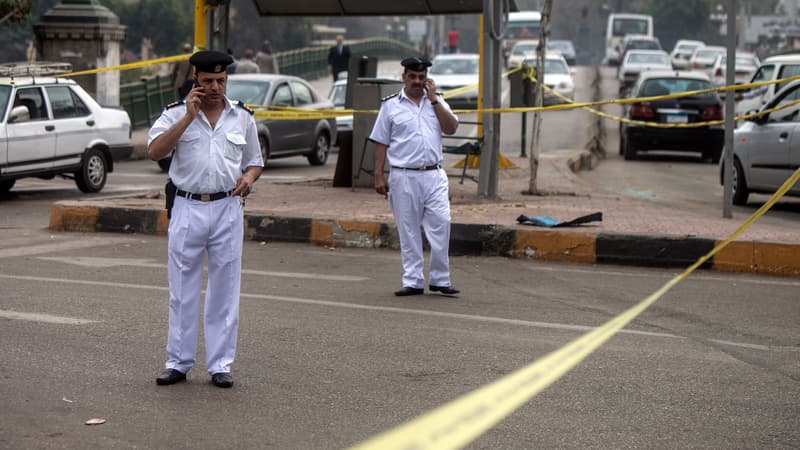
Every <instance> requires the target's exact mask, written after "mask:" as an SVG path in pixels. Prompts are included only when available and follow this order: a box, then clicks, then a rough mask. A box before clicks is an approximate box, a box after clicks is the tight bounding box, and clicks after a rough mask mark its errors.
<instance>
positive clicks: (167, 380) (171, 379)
mask: <svg viewBox="0 0 800 450" xmlns="http://www.w3.org/2000/svg"><path fill="white" fill-rule="evenodd" d="M181 381H186V374H185V373H183V372H181V371H180V370H175V369H164V371H163V372H161V375H159V376H158V378H156V384H157V385H159V386H167V385H170V384H175V383H180V382H181Z"/></svg>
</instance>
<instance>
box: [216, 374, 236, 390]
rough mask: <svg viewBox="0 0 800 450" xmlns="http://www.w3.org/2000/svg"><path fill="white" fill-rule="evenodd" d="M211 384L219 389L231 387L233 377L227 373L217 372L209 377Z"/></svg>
mask: <svg viewBox="0 0 800 450" xmlns="http://www.w3.org/2000/svg"><path fill="white" fill-rule="evenodd" d="M211 382H212V383H214V386H216V387H221V388H229V387H233V377H232V376H231V374H230V373H228V372H217V373H215V374H214V375H211Z"/></svg>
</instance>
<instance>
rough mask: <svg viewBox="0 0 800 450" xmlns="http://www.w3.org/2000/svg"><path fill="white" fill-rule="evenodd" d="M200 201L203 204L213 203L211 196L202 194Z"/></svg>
mask: <svg viewBox="0 0 800 450" xmlns="http://www.w3.org/2000/svg"><path fill="white" fill-rule="evenodd" d="M200 201H201V202H210V201H211V194H200Z"/></svg>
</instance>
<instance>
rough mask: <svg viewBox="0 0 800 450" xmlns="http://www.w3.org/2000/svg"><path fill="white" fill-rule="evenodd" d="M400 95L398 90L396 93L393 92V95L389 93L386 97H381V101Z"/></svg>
mask: <svg viewBox="0 0 800 450" xmlns="http://www.w3.org/2000/svg"><path fill="white" fill-rule="evenodd" d="M398 95H400V93H399V92H396V93H394V94H392V95H387V96H386V97H383V98H382V99H381V102H385V101H386V100H389V99H391V98H395V97H397V96H398Z"/></svg>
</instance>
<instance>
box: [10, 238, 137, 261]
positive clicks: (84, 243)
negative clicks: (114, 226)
mask: <svg viewBox="0 0 800 450" xmlns="http://www.w3.org/2000/svg"><path fill="white" fill-rule="evenodd" d="M131 241H133V240H132V239H114V238H110V239H109V238H103V239H74V240H70V241H63V242H53V243H51V244H40V245H29V246H24V247H16V248H4V249H0V258H11V257H15V256H30V255H40V254H42V253H51V252H61V251H65V250H76V249H79V248H87V247H100V246H105V245H116V244H124V243H127V242H131Z"/></svg>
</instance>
